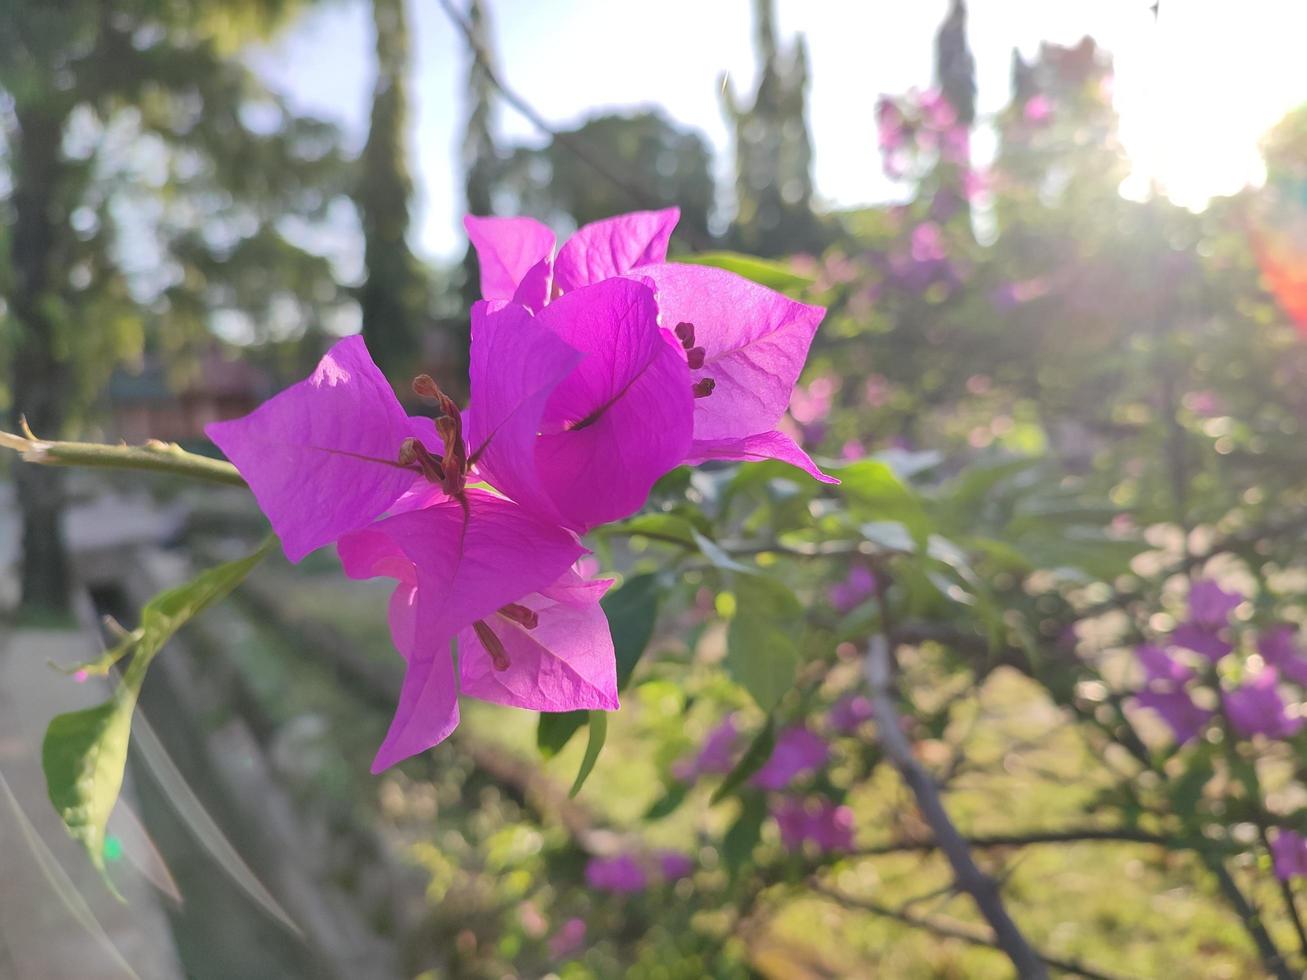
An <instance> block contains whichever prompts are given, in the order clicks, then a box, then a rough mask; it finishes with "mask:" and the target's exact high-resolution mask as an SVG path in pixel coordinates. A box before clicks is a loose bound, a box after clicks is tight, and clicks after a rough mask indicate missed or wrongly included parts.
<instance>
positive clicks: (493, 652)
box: [472, 619, 510, 670]
mask: <svg viewBox="0 0 1307 980" xmlns="http://www.w3.org/2000/svg"><path fill="white" fill-rule="evenodd" d="M472 629H473V630H475V631H476V635H477V639H478V640H480V641H481V645H482V646H483V647H485V648H486V653H488V654H490V662H491V663H492V664H494V665H495V670H508V668H509V666H510V665H509V661H508V651H507V650H505V649H504V641H503V640H501V639H500V638H499V637H498V636H496V635H495V631H494V630H492V629H491V628H490V624H489V623H487V622H486V621H485V620H484V619H478V620H477V621H476V622H475V623H473V624H472Z"/></svg>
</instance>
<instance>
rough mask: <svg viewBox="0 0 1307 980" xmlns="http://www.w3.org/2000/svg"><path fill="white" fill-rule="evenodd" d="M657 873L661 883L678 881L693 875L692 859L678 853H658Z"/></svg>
mask: <svg viewBox="0 0 1307 980" xmlns="http://www.w3.org/2000/svg"><path fill="white" fill-rule="evenodd" d="M657 857H658V871H659V873H660V874H661V875H662V878H663V881H679V880H680V879H682V878H688V877H690V875H692V874H694V858H692V857H690V856H689V855H688V854H682V853H681V852H680V851H659V852H658V855H657Z"/></svg>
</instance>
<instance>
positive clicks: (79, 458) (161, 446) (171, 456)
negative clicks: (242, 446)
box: [0, 432, 245, 487]
mask: <svg viewBox="0 0 1307 980" xmlns="http://www.w3.org/2000/svg"><path fill="white" fill-rule="evenodd" d="M0 448H5V449H13V450H15V451H17V452H19V453H22V455H23V459H25V460H26V461H27V462H29V463H40V464H43V465H45V466H99V467H109V468H111V469H124V470H152V471H154V472H156V473H174V474H176V475H177V476H185V477H189V478H191V479H193V480H206V481H208V482H210V483H227V484H230V485H232V486H237V487H243V486H245V480H244V479H243V478H242V477H241V475H240V473H238V472H237V471H236V467H234V466H232V465H231V463H228V462H226V461H225V460H221V459H210V458H209V457H208V456H200V455H198V454H197V453H188V452H187V451H186V450H185V449H182V447H181V446H179V445H177V444H176V443H175V442H160V441H158V440H157V439H151V440H150V441H149V442H147V443H145V445H143V446H127V445H119V446H110V445H106V444H104V443H98V442H60V441H54V440H48V439H38V438H36V437H35V436H33V435H32V434H31V433H30V432H29V433H26V434H25V435H21V436H20V435H14V434H13V433H11V432H0Z"/></svg>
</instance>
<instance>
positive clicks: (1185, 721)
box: [1135, 688, 1212, 745]
mask: <svg viewBox="0 0 1307 980" xmlns="http://www.w3.org/2000/svg"><path fill="white" fill-rule="evenodd" d="M1135 700H1136V701H1137V702H1138V703H1139V706H1140V707H1141V708H1149V709H1151V710H1153V711H1156V712H1157V714H1158V715H1159V716H1160V717H1161V719H1162V721H1164V722H1165V723H1166V726H1167V727H1168V728H1169V729H1171V734H1172V735H1174V736H1175V741H1176V744H1177V745H1185V744H1187V743H1189V742H1192V741H1193V740H1194V739H1195V738H1197V737H1198V735H1199V733H1200V732H1201V731H1202V730H1203V729H1204V728H1205V727H1207V723H1208V722H1209V721H1210V720H1211V717H1212V713H1211V712H1210V711H1208V710H1207V709H1206V708H1200V707H1199V706H1198V705H1196V704H1194V702H1193V699H1192V698H1190V697H1189V694H1188V692H1186V691H1185V690H1184V689H1183V688H1180V689H1177V690H1173V691H1171V690H1155V689H1149V690H1144V691H1140V692H1139V693H1137V694H1136V695H1135Z"/></svg>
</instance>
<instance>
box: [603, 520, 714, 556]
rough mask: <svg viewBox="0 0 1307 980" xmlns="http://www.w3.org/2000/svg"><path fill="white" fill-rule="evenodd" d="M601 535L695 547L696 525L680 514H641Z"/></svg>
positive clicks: (609, 526) (610, 527) (613, 526)
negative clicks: (627, 536) (646, 539)
mask: <svg viewBox="0 0 1307 980" xmlns="http://www.w3.org/2000/svg"><path fill="white" fill-rule="evenodd" d="M600 533H602V534H607V535H614V534H621V535H629V536H631V537H635V536H637V535H642V536H644V537H646V538H649V539H650V540H652V541H665V542H668V543H669V544H679V545H684V546H685V547H686V548H693V547H694V524H692V523H691V522H690V520H689V518H686V517H682V516H681V515H679V514H641V515H639V516H638V517H632V518H631V519H630V520H629V521H622V522H621V523H619V524H610V525H608V526H607V527H605V528H604V529H603V530H602V531H601V532H600Z"/></svg>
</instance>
